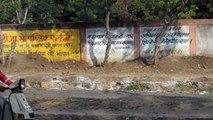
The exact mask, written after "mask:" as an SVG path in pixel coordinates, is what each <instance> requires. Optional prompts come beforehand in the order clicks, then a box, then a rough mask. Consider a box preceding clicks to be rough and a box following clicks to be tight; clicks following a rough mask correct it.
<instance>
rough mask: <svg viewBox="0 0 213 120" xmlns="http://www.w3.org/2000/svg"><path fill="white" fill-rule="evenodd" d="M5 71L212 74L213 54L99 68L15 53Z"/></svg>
mask: <svg viewBox="0 0 213 120" xmlns="http://www.w3.org/2000/svg"><path fill="white" fill-rule="evenodd" d="M0 68H1V70H2V71H5V72H7V73H9V74H13V73H28V74H35V73H50V72H51V73H58V74H64V75H69V74H90V75H100V74H101V75H110V76H113V75H115V76H117V75H135V76H140V75H146V74H152V73H156V72H158V73H161V74H165V75H172V74H176V75H180V76H185V75H208V76H209V75H210V76H211V75H212V73H213V57H202V56H196V57H165V58H162V59H161V60H160V61H159V64H158V65H156V66H153V65H147V64H145V63H144V62H143V61H142V60H140V59H138V60H133V61H128V62H125V63H109V64H107V65H105V66H104V67H103V66H99V67H95V66H90V65H88V64H87V63H86V62H81V61H73V60H67V61H50V60H47V59H46V58H43V57H42V56H40V55H39V54H31V55H18V54H15V55H14V57H13V60H12V63H11V65H10V67H9V68H8V65H7V63H6V64H5V65H4V66H3V65H0Z"/></svg>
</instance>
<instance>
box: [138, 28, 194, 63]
mask: <svg viewBox="0 0 213 120" xmlns="http://www.w3.org/2000/svg"><path fill="white" fill-rule="evenodd" d="M161 30H162V27H141V28H140V47H141V50H140V51H141V52H140V55H141V57H142V58H145V59H147V60H152V59H153V57H154V48H155V46H154V43H155V38H156V36H157V35H158V34H159V33H160V32H161ZM189 39H190V38H189V26H169V27H168V29H167V32H166V34H165V35H164V37H163V38H162V40H161V43H160V51H159V55H160V57H163V56H167V55H174V56H188V55H190V40H189Z"/></svg>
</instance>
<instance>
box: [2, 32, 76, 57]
mask: <svg viewBox="0 0 213 120" xmlns="http://www.w3.org/2000/svg"><path fill="white" fill-rule="evenodd" d="M2 33H3V41H4V51H5V52H6V53H8V52H9V51H10V49H11V41H13V40H16V48H15V52H16V53H20V54H31V53H39V54H41V55H42V56H44V57H46V58H47V59H49V60H56V61H60V60H68V59H74V60H80V36H79V35H80V34H79V30H75V29H59V30H29V31H2Z"/></svg>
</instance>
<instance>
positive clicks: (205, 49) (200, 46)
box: [196, 25, 213, 56]
mask: <svg viewBox="0 0 213 120" xmlns="http://www.w3.org/2000/svg"><path fill="white" fill-rule="evenodd" d="M212 36H213V25H198V26H197V28H196V54H197V55H205V56H206V55H208V56H213V52H212V51H213V47H212V45H213V37H212Z"/></svg>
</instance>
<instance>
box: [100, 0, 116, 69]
mask: <svg viewBox="0 0 213 120" xmlns="http://www.w3.org/2000/svg"><path fill="white" fill-rule="evenodd" d="M116 1H117V0H105V3H106V7H105V9H106V11H107V14H106V17H105V20H106V21H105V22H106V30H107V32H106V34H107V46H106V52H105V57H104V62H103V65H105V64H106V63H107V62H108V58H109V52H110V49H111V43H112V33H111V32H110V26H109V23H110V14H111V7H112V5H113V4H114V3H115V2H116Z"/></svg>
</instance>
